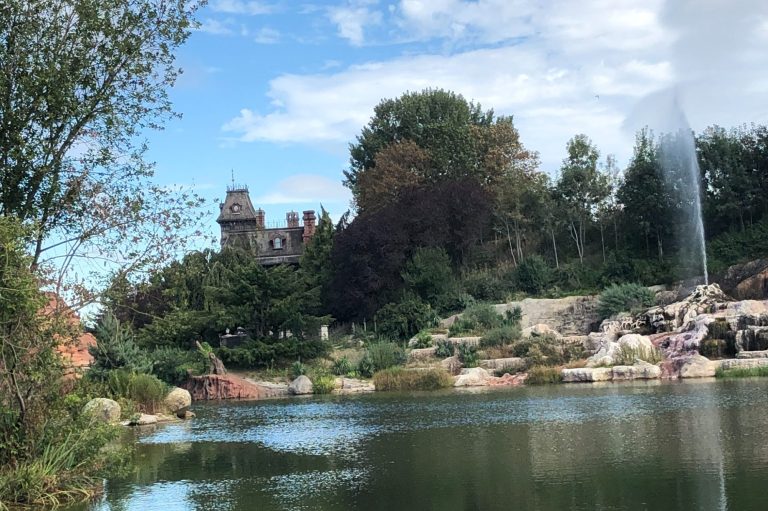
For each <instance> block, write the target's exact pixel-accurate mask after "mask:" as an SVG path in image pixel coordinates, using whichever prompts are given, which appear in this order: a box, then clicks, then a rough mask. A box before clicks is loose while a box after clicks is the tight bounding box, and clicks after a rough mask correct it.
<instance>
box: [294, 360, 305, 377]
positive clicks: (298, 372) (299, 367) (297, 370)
mask: <svg viewBox="0 0 768 511" xmlns="http://www.w3.org/2000/svg"><path fill="white" fill-rule="evenodd" d="M308 371H309V369H308V368H307V366H305V365H304V364H302V363H301V361H299V360H297V361H296V362H294V363H293V364H291V378H293V379H296V378H298V377H299V376H306V374H307V372H308Z"/></svg>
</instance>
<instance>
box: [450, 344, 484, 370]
mask: <svg viewBox="0 0 768 511" xmlns="http://www.w3.org/2000/svg"><path fill="white" fill-rule="evenodd" d="M456 355H457V356H458V357H459V361H460V362H461V365H462V366H464V367H477V366H478V364H479V363H480V355H478V353H477V348H475V347H474V346H472V345H470V344H463V343H462V344H459V345H457V346H456Z"/></svg>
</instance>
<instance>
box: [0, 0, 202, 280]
mask: <svg viewBox="0 0 768 511" xmlns="http://www.w3.org/2000/svg"><path fill="white" fill-rule="evenodd" d="M196 8H197V3H196V2H194V1H191V2H190V1H186V0H181V1H171V0H135V1H133V0H103V1H102V0H9V1H6V2H3V4H2V5H0V38H1V39H2V41H3V44H2V45H0V62H2V63H3V65H2V71H1V72H0V215H1V216H13V217H16V218H18V219H19V220H20V221H22V222H24V223H25V224H28V225H34V228H35V229H34V232H33V233H32V234H31V238H32V245H33V253H32V260H31V262H32V264H38V263H40V262H42V261H44V260H48V261H50V260H54V261H55V263H56V265H57V267H58V268H69V267H71V266H72V264H73V261H75V260H77V259H78V258H82V257H85V254H86V253H87V257H88V258H90V259H91V260H93V259H96V260H100V261H103V262H105V263H107V264H108V265H110V266H121V267H125V268H131V269H140V268H146V267H147V265H150V264H152V263H155V262H157V261H159V260H160V259H161V258H162V257H167V256H169V255H170V254H171V252H173V248H174V246H175V244H174V243H172V241H173V240H174V239H177V240H178V239H183V238H184V237H183V236H181V237H180V236H178V230H179V228H181V227H185V228H187V227H190V226H191V225H190V223H189V222H187V220H188V217H187V215H186V212H188V210H189V209H190V208H194V207H195V206H196V205H197V204H198V200H197V198H195V197H192V196H190V195H188V194H184V193H180V194H175V193H174V194H171V193H169V192H168V191H167V190H161V189H160V188H159V187H157V186H154V185H153V184H152V183H151V182H150V181H149V178H150V177H151V175H152V167H151V164H149V163H148V162H147V161H146V160H145V159H144V153H145V150H146V143H145V142H144V141H143V140H142V138H141V137H142V134H143V133H144V131H145V130H146V129H151V128H159V127H160V126H162V124H163V123H164V121H165V120H166V119H168V118H169V117H170V116H172V115H173V112H172V111H171V106H170V102H169V99H168V94H167V90H168V88H169V87H170V86H172V85H173V83H174V81H175V80H176V77H177V76H178V74H179V72H180V71H179V69H178V67H177V66H176V65H175V63H174V52H175V51H176V50H177V48H178V47H179V46H180V45H181V44H182V43H183V42H184V41H185V40H186V38H187V37H188V36H189V33H190V29H191V28H192V27H193V23H194V22H193V19H192V15H193V13H194V11H195V10H196ZM142 227H146V228H144V229H142ZM174 231H175V232H174ZM138 233H140V234H138ZM174 235H175V236H174ZM174 255H175V254H174ZM62 273H63V272H62ZM68 275H71V273H70V274H68ZM89 280H93V279H89ZM63 281H64V278H63V277H59V278H57V281H56V282H55V283H56V284H57V286H59V287H60V286H61V285H62V284H63ZM79 283H80V284H82V283H83V280H81V281H80V282H79Z"/></svg>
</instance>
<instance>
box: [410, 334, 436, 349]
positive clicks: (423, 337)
mask: <svg viewBox="0 0 768 511" xmlns="http://www.w3.org/2000/svg"><path fill="white" fill-rule="evenodd" d="M415 339H416V343H415V344H414V345H413V347H414V348H417V349H420V348H429V347H431V346H432V335H431V334H430V333H429V332H428V331H426V330H422V331H421V332H419V333H418V334H416V337H415Z"/></svg>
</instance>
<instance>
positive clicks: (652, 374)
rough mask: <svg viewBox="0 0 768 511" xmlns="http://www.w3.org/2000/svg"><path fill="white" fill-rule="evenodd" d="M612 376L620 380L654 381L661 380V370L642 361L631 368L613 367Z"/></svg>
mask: <svg viewBox="0 0 768 511" xmlns="http://www.w3.org/2000/svg"><path fill="white" fill-rule="evenodd" d="M611 376H612V379H613V380H614V381H618V380H653V379H656V378H661V368H660V367H659V366H657V365H653V364H649V363H648V362H643V361H640V362H638V363H636V364H635V365H631V366H613V367H612V368H611Z"/></svg>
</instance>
